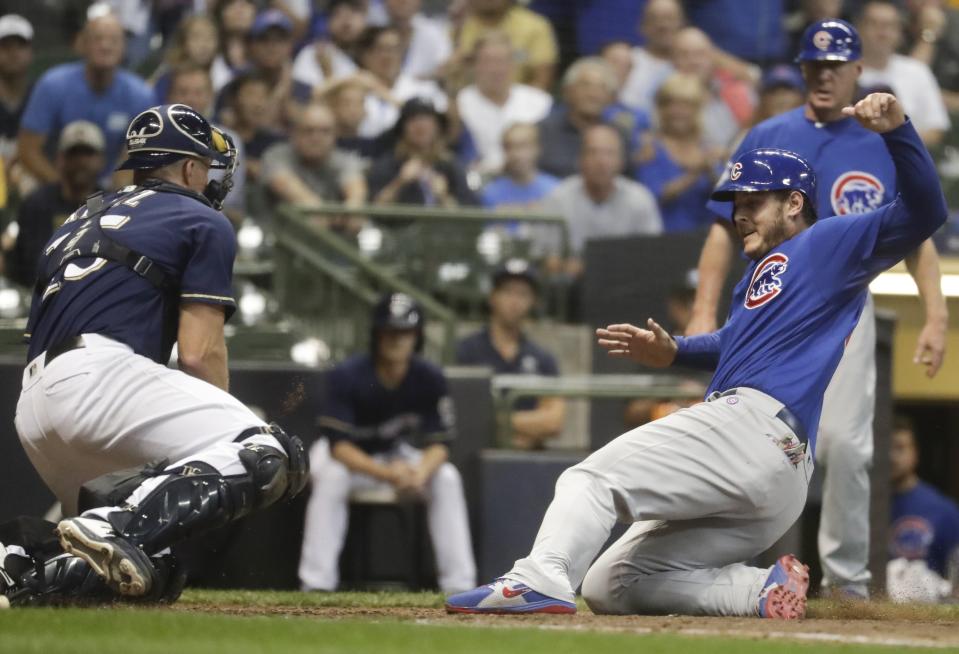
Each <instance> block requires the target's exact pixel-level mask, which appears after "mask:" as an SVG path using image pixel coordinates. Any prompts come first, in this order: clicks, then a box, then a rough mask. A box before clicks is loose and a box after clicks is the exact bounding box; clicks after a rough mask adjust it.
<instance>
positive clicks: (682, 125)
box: [636, 74, 722, 232]
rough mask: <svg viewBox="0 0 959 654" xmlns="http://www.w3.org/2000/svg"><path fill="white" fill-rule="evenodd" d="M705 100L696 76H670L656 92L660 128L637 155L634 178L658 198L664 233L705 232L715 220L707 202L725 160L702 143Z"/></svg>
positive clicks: (648, 136)
mask: <svg viewBox="0 0 959 654" xmlns="http://www.w3.org/2000/svg"><path fill="white" fill-rule="evenodd" d="M705 101H706V89H705V88H704V87H703V85H702V82H700V81H699V79H698V78H696V77H693V76H692V75H683V74H676V75H673V76H671V77H669V78H668V79H667V80H666V81H665V82H664V83H663V85H662V86H661V87H659V91H657V92H656V117H657V123H658V127H657V129H656V130H655V131H654V132H653V133H650V134H647V135H646V136H645V137H644V138H643V144H642V147H641V148H640V150H639V152H638V153H637V155H636V159H637V161H636V163H637V164H638V167H637V174H636V179H637V181H639V182H641V183H642V184H643V185H645V186H646V187H647V188H649V190H650V191H652V192H653V195H655V196H656V201H657V202H658V203H659V211H660V214H661V215H662V218H663V230H664V231H666V232H685V231H692V230H696V229H700V228H705V227H707V226H709V225H710V224H711V223H712V220H713V219H712V215H711V214H710V212H709V210H708V209H706V201H707V200H708V199H709V194H710V192H711V191H712V188H713V184H714V182H715V179H714V173H715V171H716V170H717V168H718V167H719V165H720V164H719V162H720V161H721V159H722V156H721V153H719V152H715V151H713V152H711V151H710V149H709V148H708V147H706V146H705V144H704V143H703V140H702V132H703V129H702V112H703V105H704V103H705Z"/></svg>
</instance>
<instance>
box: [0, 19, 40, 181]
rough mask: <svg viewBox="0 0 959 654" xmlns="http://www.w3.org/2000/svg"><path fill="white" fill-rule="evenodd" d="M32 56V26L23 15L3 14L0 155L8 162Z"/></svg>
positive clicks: (0, 30) (26, 92)
mask: <svg viewBox="0 0 959 654" xmlns="http://www.w3.org/2000/svg"><path fill="white" fill-rule="evenodd" d="M32 60H33V27H32V26H31V25H30V22H29V21H28V20H27V19H26V18H24V17H23V16H18V15H17V14H7V15H6V16H2V17H0V158H2V159H3V161H4V162H9V161H10V160H11V159H12V158H13V155H14V154H15V153H16V149H17V130H19V129H20V116H21V115H22V114H23V109H24V107H25V106H26V104H27V96H29V94H30V80H29V77H28V76H27V69H28V68H29V67H30V62H31V61H32Z"/></svg>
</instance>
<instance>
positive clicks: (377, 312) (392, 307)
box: [370, 293, 424, 354]
mask: <svg viewBox="0 0 959 654" xmlns="http://www.w3.org/2000/svg"><path fill="white" fill-rule="evenodd" d="M372 317H373V321H372V325H371V328H370V342H371V346H372V351H373V353H374V354H375V353H376V335H377V334H378V333H379V331H380V330H383V329H396V330H415V331H416V350H417V352H418V351H419V350H420V349H422V347H423V322H424V318H423V307H421V306H420V304H419V302H417V301H416V300H414V299H413V298H411V297H410V296H409V295H407V294H406V293H387V294H386V295H384V296H383V297H381V298H380V301H379V302H377V303H376V306H375V307H373V316H372Z"/></svg>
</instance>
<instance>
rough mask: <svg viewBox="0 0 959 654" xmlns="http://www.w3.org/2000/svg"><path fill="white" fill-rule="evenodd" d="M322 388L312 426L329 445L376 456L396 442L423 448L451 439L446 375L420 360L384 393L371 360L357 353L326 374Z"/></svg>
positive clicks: (451, 411)
mask: <svg viewBox="0 0 959 654" xmlns="http://www.w3.org/2000/svg"><path fill="white" fill-rule="evenodd" d="M326 388H327V391H326V401H325V402H324V404H323V409H322V410H323V413H322V415H321V416H320V417H319V420H318V424H319V427H320V433H321V434H322V435H323V436H326V438H328V439H329V441H330V444H331V445H332V444H335V443H337V442H338V441H342V440H345V441H349V442H350V443H352V444H354V445H356V446H357V447H359V448H360V449H361V450H363V451H364V452H366V453H367V454H377V453H380V452H389V451H391V450H392V449H393V448H394V447H396V446H397V445H398V444H399V443H401V442H406V443H408V444H410V445H413V446H416V447H423V446H426V445H431V444H434V443H446V442H448V441H450V440H452V438H453V429H454V423H455V420H454V417H453V402H452V400H451V399H450V397H449V393H448V391H447V384H446V376H445V375H444V374H443V371H442V370H441V369H440V368H439V367H438V366H435V365H433V364H432V363H430V362H428V361H426V360H425V359H421V358H420V357H413V359H412V360H411V361H410V367H409V370H408V371H407V373H406V376H405V377H404V378H403V381H401V382H400V383H399V385H398V386H396V387H395V388H387V387H386V386H384V385H383V383H382V382H381V381H380V379H379V377H378V376H377V375H376V368H375V366H374V363H373V357H371V356H370V355H369V354H359V355H356V356H353V357H350V358H349V359H347V360H346V361H343V362H342V363H340V364H339V365H338V366H336V367H335V368H333V370H331V371H330V373H329V375H328V376H327V379H326Z"/></svg>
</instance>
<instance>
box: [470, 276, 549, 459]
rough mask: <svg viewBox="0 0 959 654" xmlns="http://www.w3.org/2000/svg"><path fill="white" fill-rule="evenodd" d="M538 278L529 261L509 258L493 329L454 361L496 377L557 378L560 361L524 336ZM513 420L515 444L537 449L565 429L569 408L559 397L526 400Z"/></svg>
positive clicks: (495, 297) (497, 287)
mask: <svg viewBox="0 0 959 654" xmlns="http://www.w3.org/2000/svg"><path fill="white" fill-rule="evenodd" d="M538 289H539V276H538V275H537V274H536V271H535V270H534V269H533V268H532V267H531V266H530V265H529V263H528V262H526V261H524V260H522V259H510V260H508V261H506V262H505V263H504V264H503V265H502V266H500V267H499V268H498V269H497V270H496V272H495V273H494V274H493V279H492V289H491V290H490V293H489V298H488V300H487V301H488V304H489V311H490V316H489V324H488V325H487V326H486V327H484V328H483V329H481V330H479V331H478V332H476V333H475V334H471V335H470V336H467V337H466V338H464V339H463V340H461V341H460V342H459V343H458V344H457V346H456V362H457V363H459V364H461V365H464V366H487V367H489V368H492V369H493V372H494V373H495V374H497V375H546V376H549V377H555V376H557V375H559V366H557V365H556V358H555V357H554V356H553V355H552V354H550V353H549V352H547V351H546V350H545V349H543V348H542V347H540V346H539V345H537V344H536V343H534V342H533V341H532V340H530V339H529V337H527V336H526V334H524V333H523V325H524V323H525V322H526V320H527V319H528V318H529V314H530V312H531V311H532V310H533V306H534V304H535V303H536V293H537V291H538ZM512 408H513V412H512V414H511V417H510V421H511V427H512V434H513V445H515V446H516V447H519V448H522V449H536V448H540V447H542V446H543V443H544V442H545V441H546V440H547V439H549V438H552V437H554V436H557V435H558V434H559V432H560V430H561V429H562V428H563V419H564V418H565V416H566V403H565V402H564V401H563V400H562V398H558V397H542V398H536V397H523V398H520V399H518V400H517V401H516V402H515V404H513V407H512Z"/></svg>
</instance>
